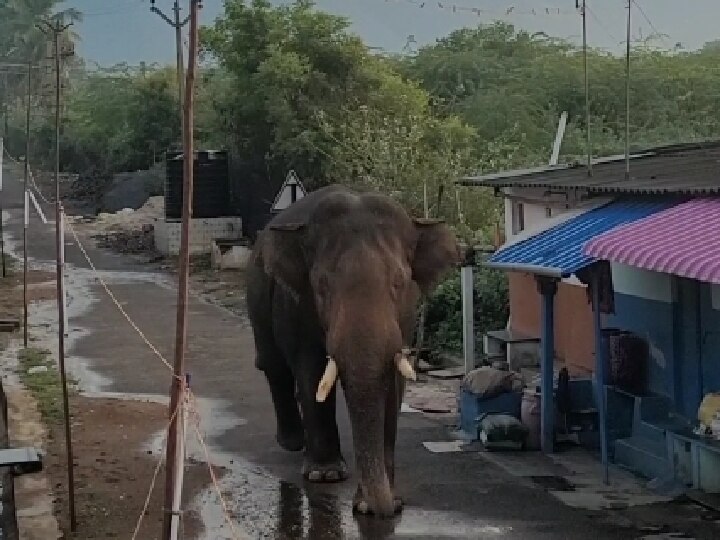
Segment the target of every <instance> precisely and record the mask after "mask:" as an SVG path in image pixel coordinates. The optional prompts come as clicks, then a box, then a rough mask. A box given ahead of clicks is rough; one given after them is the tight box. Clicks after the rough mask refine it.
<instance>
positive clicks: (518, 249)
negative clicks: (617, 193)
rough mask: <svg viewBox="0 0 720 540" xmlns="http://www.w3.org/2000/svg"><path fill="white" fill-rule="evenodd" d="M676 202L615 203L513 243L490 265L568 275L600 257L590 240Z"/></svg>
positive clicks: (506, 268) (494, 256)
mask: <svg viewBox="0 0 720 540" xmlns="http://www.w3.org/2000/svg"><path fill="white" fill-rule="evenodd" d="M673 204H675V203H674V202H672V201H667V200H662V201H659V200H648V199H643V200H637V199H636V200H626V201H616V202H612V203H610V204H608V205H605V206H602V207H600V208H596V209H594V210H591V211H589V212H587V213H585V214H582V215H580V216H578V217H575V218H573V219H571V220H569V221H566V222H565V223H562V224H560V225H557V226H555V227H552V228H550V229H548V230H546V231H543V232H541V233H539V234H537V235H535V236H533V237H531V238H528V239H526V240H523V241H521V242H518V243H515V244H512V245H509V246H507V247H505V248H503V249H501V250H500V251H498V252H496V253H495V254H494V255H493V256H492V257H490V259H489V260H488V262H487V263H486V264H487V265H488V266H491V267H494V268H499V269H505V270H517V271H524V272H529V273H532V274H538V275H546V276H552V277H558V278H560V277H568V276H571V275H572V274H574V273H575V272H577V271H578V270H580V269H582V268H585V267H586V266H589V265H590V264H592V263H594V262H596V261H597V260H598V259H597V258H596V257H594V256H592V255H587V254H585V253H584V252H583V247H584V246H585V244H586V243H587V242H588V241H589V240H591V239H593V238H595V237H596V236H599V235H601V234H603V233H606V232H608V231H610V230H612V229H614V228H616V227H618V226H620V225H624V224H626V223H631V222H634V221H637V220H639V219H642V218H645V217H647V216H650V215H652V214H655V213H657V212H660V211H662V210H665V209H667V208H669V207H670V206H672V205H673Z"/></svg>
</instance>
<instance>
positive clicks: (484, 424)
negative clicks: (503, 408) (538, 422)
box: [479, 414, 529, 450]
mask: <svg viewBox="0 0 720 540" xmlns="http://www.w3.org/2000/svg"><path fill="white" fill-rule="evenodd" d="M479 432H480V440H481V441H482V443H483V444H484V445H485V446H486V447H488V448H493V447H495V448H510V449H518V450H519V449H520V448H522V447H523V445H524V444H525V440H526V439H527V436H528V432H529V431H528V428H527V427H525V426H524V425H523V424H522V422H520V420H518V419H517V418H515V417H514V416H510V415H509V414H485V415H484V416H482V417H481V418H480V428H479Z"/></svg>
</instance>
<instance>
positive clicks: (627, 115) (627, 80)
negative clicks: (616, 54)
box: [625, 0, 632, 180]
mask: <svg viewBox="0 0 720 540" xmlns="http://www.w3.org/2000/svg"><path fill="white" fill-rule="evenodd" d="M627 10H628V16H627V50H626V54H625V73H626V77H625V179H626V180H629V179H630V38H631V36H632V0H628V3H627Z"/></svg>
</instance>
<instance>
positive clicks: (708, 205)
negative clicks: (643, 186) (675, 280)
mask: <svg viewBox="0 0 720 540" xmlns="http://www.w3.org/2000/svg"><path fill="white" fill-rule="evenodd" d="M583 252H584V253H585V255H586V256H588V257H595V258H598V259H605V260H609V261H612V262H617V263H622V264H627V265H629V266H634V267H636V268H644V269H646V270H653V271H656V272H663V273H666V274H674V275H678V276H682V277H686V278H691V279H697V280H700V281H707V282H710V283H720V198H707V199H693V200H691V201H688V202H685V203H683V204H680V205H678V206H675V207H674V208H670V209H668V210H665V211H663V212H659V213H657V214H655V215H652V216H650V217H648V218H646V219H642V220H640V221H637V222H635V223H632V224H629V225H626V226H624V227H619V228H617V229H615V230H612V231H610V232H608V233H606V234H603V235H600V236H598V237H596V238H594V239H593V240H591V241H590V242H588V244H587V245H586V246H585V249H584V250H583Z"/></svg>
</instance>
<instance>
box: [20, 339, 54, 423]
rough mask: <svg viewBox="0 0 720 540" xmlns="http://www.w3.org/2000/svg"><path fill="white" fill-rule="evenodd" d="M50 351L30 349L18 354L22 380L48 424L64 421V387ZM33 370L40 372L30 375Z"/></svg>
mask: <svg viewBox="0 0 720 540" xmlns="http://www.w3.org/2000/svg"><path fill="white" fill-rule="evenodd" d="M49 356H50V351H47V350H45V349H36V348H32V347H31V348H28V349H22V350H21V351H19V353H18V360H19V371H20V380H21V381H22V383H23V384H24V385H25V387H26V388H27V389H28V390H30V392H31V393H32V395H33V397H34V398H35V399H36V400H37V402H38V407H39V408H40V414H42V417H43V419H45V420H46V421H48V422H57V421H60V420H62V415H63V410H62V385H61V384H60V374H59V373H58V371H57V369H56V368H55V364H54V363H53V361H52V360H51V359H49V358H48V357H49ZM33 368H40V370H39V371H37V372H34V373H29V371H30V370H32V369H33Z"/></svg>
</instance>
